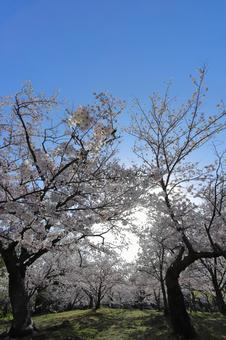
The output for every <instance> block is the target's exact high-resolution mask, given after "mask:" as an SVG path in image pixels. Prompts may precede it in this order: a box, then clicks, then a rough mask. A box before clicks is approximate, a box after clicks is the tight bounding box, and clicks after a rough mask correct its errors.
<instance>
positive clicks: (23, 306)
mask: <svg viewBox="0 0 226 340" xmlns="http://www.w3.org/2000/svg"><path fill="white" fill-rule="evenodd" d="M2 256H3V259H4V262H5V265H6V268H7V271H8V274H9V298H10V302H11V306H12V313H13V321H12V326H11V329H10V331H9V335H10V336H11V337H20V336H23V335H27V334H32V333H33V324H32V320H31V313H30V306H29V297H28V294H27V292H26V287H25V273H26V267H25V266H23V265H21V263H20V262H19V261H18V258H17V256H16V253H15V249H12V250H10V251H9V249H7V250H6V251H4V252H3V253H2Z"/></svg>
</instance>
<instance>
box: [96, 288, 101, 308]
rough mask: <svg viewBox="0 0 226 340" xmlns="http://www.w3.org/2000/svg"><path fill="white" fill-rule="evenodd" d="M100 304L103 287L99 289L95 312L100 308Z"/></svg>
mask: <svg viewBox="0 0 226 340" xmlns="http://www.w3.org/2000/svg"><path fill="white" fill-rule="evenodd" d="M100 302H101V287H100V288H99V290H98V293H97V297H96V299H95V310H97V309H99V308H100Z"/></svg>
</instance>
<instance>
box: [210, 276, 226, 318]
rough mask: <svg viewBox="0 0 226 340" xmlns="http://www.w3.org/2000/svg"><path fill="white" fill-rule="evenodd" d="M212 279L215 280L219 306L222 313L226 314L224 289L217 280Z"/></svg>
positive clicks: (214, 284) (214, 285)
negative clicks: (222, 289)
mask: <svg viewBox="0 0 226 340" xmlns="http://www.w3.org/2000/svg"><path fill="white" fill-rule="evenodd" d="M212 281H213V287H214V290H215V295H216V305H217V308H218V310H219V312H220V313H221V314H223V315H226V305H225V302H224V297H223V294H222V291H221V289H220V287H219V284H218V282H217V280H212Z"/></svg>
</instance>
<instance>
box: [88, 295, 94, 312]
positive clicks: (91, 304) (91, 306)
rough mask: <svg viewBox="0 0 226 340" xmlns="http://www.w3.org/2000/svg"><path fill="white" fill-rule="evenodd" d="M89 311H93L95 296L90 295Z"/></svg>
mask: <svg viewBox="0 0 226 340" xmlns="http://www.w3.org/2000/svg"><path fill="white" fill-rule="evenodd" d="M88 308H89V309H93V296H92V295H89V306H88Z"/></svg>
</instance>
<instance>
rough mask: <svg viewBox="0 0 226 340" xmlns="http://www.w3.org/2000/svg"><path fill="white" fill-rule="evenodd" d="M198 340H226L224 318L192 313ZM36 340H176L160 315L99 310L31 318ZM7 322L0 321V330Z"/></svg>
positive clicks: (153, 312)
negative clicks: (35, 329) (36, 330)
mask: <svg viewBox="0 0 226 340" xmlns="http://www.w3.org/2000/svg"><path fill="white" fill-rule="evenodd" d="M192 319H193V323H194V325H195V327H196V329H197V331H198V333H199V334H200V338H199V339H200V340H223V339H225V340H226V318H224V317H223V316H221V315H220V314H218V313H215V314H208V313H195V314H193V315H192ZM34 321H35V324H36V326H37V328H38V329H39V332H38V333H37V335H35V336H34V337H33V338H32V339H36V340H44V339H47V340H61V339H62V340H67V339H68V340H79V339H80V340H93V339H97V340H132V339H142V340H149V339H150V340H155V339H162V340H163V339H172V340H173V339H175V338H174V337H173V335H172V331H171V329H170V328H169V326H168V324H167V322H166V320H165V318H164V316H163V315H162V313H159V312H156V311H149V310H145V311H139V310H123V309H107V308H102V309H101V310H99V311H97V312H92V311H87V310H86V311H84V310H83V311H81V310H77V311H70V312H63V313H52V314H46V315H42V316H36V317H34ZM8 323H9V321H7V320H1V321H0V329H1V330H2V331H3V330H5V329H6V327H7V325H8Z"/></svg>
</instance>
